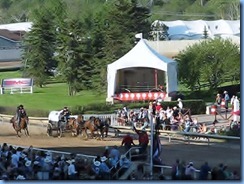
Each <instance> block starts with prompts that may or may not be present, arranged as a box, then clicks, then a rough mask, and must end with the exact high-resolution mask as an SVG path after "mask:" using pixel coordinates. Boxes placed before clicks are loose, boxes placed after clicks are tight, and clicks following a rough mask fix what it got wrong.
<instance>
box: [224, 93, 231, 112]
mask: <svg viewBox="0 0 244 184" xmlns="http://www.w3.org/2000/svg"><path fill="white" fill-rule="evenodd" d="M224 100H225V109H226V110H228V104H229V101H230V97H229V94H228V92H227V91H224Z"/></svg>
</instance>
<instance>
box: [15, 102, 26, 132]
mask: <svg viewBox="0 0 244 184" xmlns="http://www.w3.org/2000/svg"><path fill="white" fill-rule="evenodd" d="M26 116H27V113H26V111H25V109H24V106H23V105H19V106H18V107H17V110H16V121H17V122H18V126H19V127H20V121H21V118H24V117H26Z"/></svg>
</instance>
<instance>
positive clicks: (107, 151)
mask: <svg viewBox="0 0 244 184" xmlns="http://www.w3.org/2000/svg"><path fill="white" fill-rule="evenodd" d="M102 156H105V157H107V158H108V157H109V147H108V146H106V147H105V151H104V152H103V155H102Z"/></svg>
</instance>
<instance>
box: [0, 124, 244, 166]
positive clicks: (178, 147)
mask: <svg viewBox="0 0 244 184" xmlns="http://www.w3.org/2000/svg"><path fill="white" fill-rule="evenodd" d="M0 129H1V133H0V143H4V142H6V143H8V144H13V145H19V146H27V147H28V146H30V145H32V146H33V147H37V148H48V149H54V150H59V151H66V152H74V153H82V154H91V155H98V154H102V153H103V151H104V148H105V146H113V145H118V146H120V144H121V139H122V138H112V137H111V136H110V137H108V138H106V139H105V140H104V141H99V140H88V141H86V140H83V139H82V138H81V137H71V135H70V134H67V133H66V134H65V137H62V138H57V137H48V136H47V135H46V128H45V127H42V126H30V127H29V131H30V134H31V137H26V136H25V135H24V134H22V136H21V138H18V137H17V136H16V134H15V131H14V130H13V128H12V126H11V124H9V123H6V122H5V123H1V124H0ZM136 138H137V136H136V135H135V144H138V140H137V139H136ZM161 143H162V146H163V147H162V148H163V151H162V154H161V157H162V160H163V162H164V164H166V165H172V164H173V163H174V162H175V160H176V158H179V159H180V160H185V161H186V162H188V161H193V162H194V165H195V166H196V168H199V167H200V165H201V164H202V163H203V162H204V161H208V162H209V165H210V166H212V167H213V166H217V165H218V164H219V163H224V164H226V165H228V167H229V168H231V169H236V170H238V171H240V169H241V163H240V162H241V151H240V141H238V142H236V141H235V142H233V141H232V142H223V141H222V142H220V141H218V142H213V141H212V142H211V144H210V146H207V142H206V141H204V140H200V141H198V142H191V144H189V145H188V144H187V143H185V142H184V141H183V140H179V139H173V140H172V141H171V142H170V143H169V142H168V139H167V138H161ZM120 149H121V151H122V150H123V149H122V148H120Z"/></svg>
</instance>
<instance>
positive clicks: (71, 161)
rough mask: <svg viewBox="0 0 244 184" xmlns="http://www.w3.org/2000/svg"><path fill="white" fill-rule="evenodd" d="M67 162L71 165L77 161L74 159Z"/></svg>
mask: <svg viewBox="0 0 244 184" xmlns="http://www.w3.org/2000/svg"><path fill="white" fill-rule="evenodd" d="M66 162H67V163H69V164H71V163H73V162H75V160H74V159H72V160H67V161H66Z"/></svg>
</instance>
